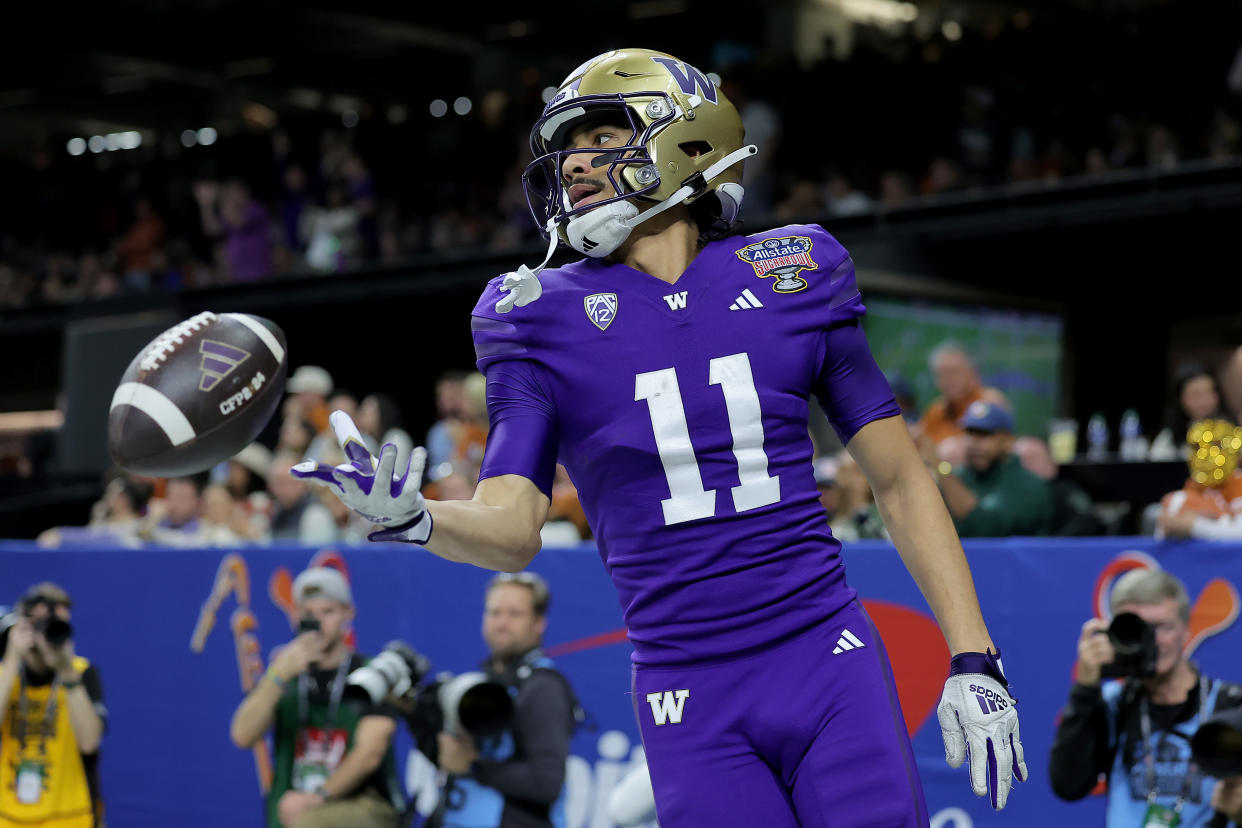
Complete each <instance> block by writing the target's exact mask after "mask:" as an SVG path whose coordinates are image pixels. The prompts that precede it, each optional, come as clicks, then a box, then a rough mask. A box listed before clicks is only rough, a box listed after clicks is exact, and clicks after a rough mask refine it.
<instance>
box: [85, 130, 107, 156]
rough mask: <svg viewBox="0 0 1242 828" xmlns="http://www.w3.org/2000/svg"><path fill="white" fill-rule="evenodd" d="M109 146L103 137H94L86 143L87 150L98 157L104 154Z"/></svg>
mask: <svg viewBox="0 0 1242 828" xmlns="http://www.w3.org/2000/svg"><path fill="white" fill-rule="evenodd" d="M107 145H108V142H107V141H105V140H104V137H103V136H102V135H92V136H91V140H89V141H87V142H86V146H87V148H88V149H89V150H90V151H91V152H93V153H95V154H96V155H98V154H99V153H101V152H103V151H104V147H106V146H107Z"/></svg>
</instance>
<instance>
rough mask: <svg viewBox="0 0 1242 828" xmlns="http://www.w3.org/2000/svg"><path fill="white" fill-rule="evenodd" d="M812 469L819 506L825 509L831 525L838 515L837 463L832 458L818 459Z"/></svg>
mask: <svg viewBox="0 0 1242 828" xmlns="http://www.w3.org/2000/svg"><path fill="white" fill-rule="evenodd" d="M812 468H813V469H814V474H815V488H816V489H817V490H818V491H819V505H820V506H823V507H824V512H825V513H827V515H828V522H829V524H831V523H832V519H833V518H834V517H836V514H837V461H836V460H834V459H833V458H831V457H817V458H815V463H814V464H813V466H812Z"/></svg>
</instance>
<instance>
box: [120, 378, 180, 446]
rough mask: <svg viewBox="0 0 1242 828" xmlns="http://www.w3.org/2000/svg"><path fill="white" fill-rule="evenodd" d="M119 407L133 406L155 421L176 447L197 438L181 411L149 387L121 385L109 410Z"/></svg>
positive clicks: (137, 384) (133, 383)
mask: <svg viewBox="0 0 1242 828" xmlns="http://www.w3.org/2000/svg"><path fill="white" fill-rule="evenodd" d="M118 405H132V406H133V407H134V408H136V409H138V410H139V411H141V412H142V413H143V414H146V415H147V416H148V417H150V418H151V419H152V420H155V424H156V425H157V426H159V427H160V428H161V429H162V430H163V431H164V433H165V434H166V435H168V441H169V442H170V443H172V444H173V445H174V446H179V445H181V444H182V443H188V442H190V441H191V440H193V439H194V437H195V436H196V435H195V433H194V426H192V425H190V421H189V420H187V419H186V418H185V415H184V414H182V413H181V409H180V408H177V406H176V405H174V404H173V401H172V400H170V399H168V397H165V396H164V395H163V394H161V393H160V392H159V391H156V390H155V389H154V388H152V387H151V386H149V385H143V384H142V383H140V382H123V383H121V385H120V387H118V388H117V389H116V393H115V394H113V395H112V405H111V406H110V407H109V409H108V410H109V411H111V410H112V409H113V408H116V407H117V406H118Z"/></svg>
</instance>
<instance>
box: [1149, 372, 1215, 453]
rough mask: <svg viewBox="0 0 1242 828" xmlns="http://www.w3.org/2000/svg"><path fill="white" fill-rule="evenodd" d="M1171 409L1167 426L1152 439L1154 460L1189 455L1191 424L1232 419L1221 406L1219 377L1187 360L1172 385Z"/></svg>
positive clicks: (1166, 418) (1168, 411)
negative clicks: (1188, 435)
mask: <svg viewBox="0 0 1242 828" xmlns="http://www.w3.org/2000/svg"><path fill="white" fill-rule="evenodd" d="M1168 402H1169V405H1168V410H1167V411H1166V413H1165V418H1164V428H1163V429H1161V431H1160V433H1159V434H1157V435H1156V439H1155V440H1153V441H1152V444H1151V450H1150V451H1149V452H1148V458H1149V459H1151V460H1183V459H1185V458H1186V453H1187V451H1188V446H1187V445H1186V432H1187V431H1188V430H1189V429H1190V424H1191V423H1195V422H1198V421H1200V420H1210V419H1232V417H1230V416H1229V415H1227V414H1226V413H1225V412H1224V411H1223V410H1222V408H1221V401H1220V391H1219V390H1218V388H1217V386H1216V377H1214V376H1212V372H1211V371H1209V370H1208V369H1207V368H1205V367H1204V366H1203V365H1201V364H1199V363H1198V362H1183V363H1181V364H1180V365H1178V366H1177V370H1176V371H1174V372H1173V381H1172V383H1171V384H1170V388H1169V398H1168Z"/></svg>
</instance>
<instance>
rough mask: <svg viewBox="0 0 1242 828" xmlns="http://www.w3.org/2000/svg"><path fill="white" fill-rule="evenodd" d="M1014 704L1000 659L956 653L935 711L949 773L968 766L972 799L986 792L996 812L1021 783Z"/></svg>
mask: <svg viewBox="0 0 1242 828" xmlns="http://www.w3.org/2000/svg"><path fill="white" fill-rule="evenodd" d="M1016 704H1017V699H1015V698H1014V697H1013V696H1011V695H1010V694H1009V682H1008V681H1007V680H1006V679H1005V673H1004V670H1003V669H1002V668H1001V664H1000V653H999V652H998V653H996V654H995V655H993V654H991V653H988V654H986V655H985V654H983V653H960V654H958V655H956V656H954V657H953V666H952V667H951V668H950V670H949V679H948V681H946V682H945V683H944V694H943V695H942V696H941V697H940V706H939V707H937V708H936V718H938V719H939V720H940V733H941V735H942V736H943V737H944V758H945V761H947V762H948V763H949V767H951V768H957V767H961V765H962V760H963V759H966V760H969V762H970V787H971V788H973V789H974V791H975V795H976V796H983V795H984V794H986V793H988V792H989V791H990V792H991V800H992V807H993V808H995V809H996V810H998V811H999V810H1000V809H1001V808H1004V807H1005V801H1006V800H1007V799H1008V798H1009V789H1010V788H1011V787H1013V783H1014V781H1018V782H1025V781H1026V760H1025V759H1024V758H1023V755H1022V738H1021V736H1020V735H1019V733H1018V711H1017V709H1016V708H1015V707H1014V705H1016Z"/></svg>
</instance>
